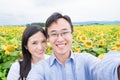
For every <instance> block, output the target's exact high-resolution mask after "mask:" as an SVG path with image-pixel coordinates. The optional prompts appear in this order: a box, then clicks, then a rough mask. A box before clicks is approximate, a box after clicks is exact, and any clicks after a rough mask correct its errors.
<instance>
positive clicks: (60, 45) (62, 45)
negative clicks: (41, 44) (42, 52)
mask: <svg viewBox="0 0 120 80" xmlns="http://www.w3.org/2000/svg"><path fill="white" fill-rule="evenodd" d="M65 45H66V44H57V45H56V46H58V47H60V48H62V47H64V46H65Z"/></svg>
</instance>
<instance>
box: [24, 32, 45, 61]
mask: <svg viewBox="0 0 120 80" xmlns="http://www.w3.org/2000/svg"><path fill="white" fill-rule="evenodd" d="M46 46H47V42H46V37H45V36H44V35H43V33H42V32H40V31H39V32H37V33H35V34H34V35H32V36H31V37H29V39H28V42H27V46H26V49H28V51H29V52H30V53H31V56H32V60H33V61H38V60H41V59H44V53H45V50H46Z"/></svg>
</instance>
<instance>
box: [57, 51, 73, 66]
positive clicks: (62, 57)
mask: <svg viewBox="0 0 120 80" xmlns="http://www.w3.org/2000/svg"><path fill="white" fill-rule="evenodd" d="M70 55H71V54H70V52H68V53H65V54H55V56H56V57H57V59H58V60H59V61H60V62H61V63H62V64H63V65H65V62H66V60H68V59H69V58H70Z"/></svg>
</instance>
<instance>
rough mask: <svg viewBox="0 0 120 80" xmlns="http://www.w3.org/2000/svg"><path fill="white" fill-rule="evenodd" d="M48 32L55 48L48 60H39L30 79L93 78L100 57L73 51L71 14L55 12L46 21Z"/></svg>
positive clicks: (63, 79) (66, 79) (76, 79)
mask: <svg viewBox="0 0 120 80" xmlns="http://www.w3.org/2000/svg"><path fill="white" fill-rule="evenodd" d="M46 33H47V35H48V40H49V42H50V44H51V46H52V48H53V54H52V55H51V57H50V58H49V59H47V60H44V61H42V62H39V63H38V64H37V65H36V66H35V67H34V68H33V69H32V70H31V72H30V73H29V76H28V80H93V79H94V72H95V70H96V69H95V68H96V65H97V63H98V62H99V59H98V58H96V57H95V56H93V55H90V54H88V53H83V54H82V53H81V54H76V53H73V52H72V51H71V47H72V33H73V25H72V22H71V19H70V17H69V16H66V15H65V16H63V15H62V14H60V13H53V14H52V15H51V16H50V17H49V18H48V19H47V21H46Z"/></svg>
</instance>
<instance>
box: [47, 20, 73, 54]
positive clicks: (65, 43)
mask: <svg viewBox="0 0 120 80" xmlns="http://www.w3.org/2000/svg"><path fill="white" fill-rule="evenodd" d="M48 35H49V38H48V40H49V42H50V44H51V46H52V48H53V50H54V53H55V54H56V55H59V54H61V55H64V54H69V52H70V49H71V46H72V34H71V27H70V24H69V23H68V22H67V21H66V20H65V19H63V18H60V19H58V20H57V22H53V23H52V24H51V26H50V27H49V28H48Z"/></svg>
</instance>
